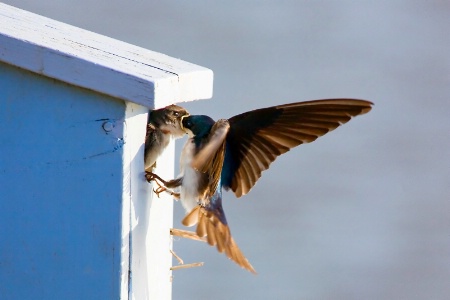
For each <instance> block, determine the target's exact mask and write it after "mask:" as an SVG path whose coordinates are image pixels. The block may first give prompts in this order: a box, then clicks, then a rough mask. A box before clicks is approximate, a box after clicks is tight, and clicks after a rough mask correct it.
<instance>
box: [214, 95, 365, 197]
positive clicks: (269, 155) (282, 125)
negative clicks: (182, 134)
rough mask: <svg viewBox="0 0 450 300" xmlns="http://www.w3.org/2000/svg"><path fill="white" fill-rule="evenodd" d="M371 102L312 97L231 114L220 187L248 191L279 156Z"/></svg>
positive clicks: (320, 134)
mask: <svg viewBox="0 0 450 300" xmlns="http://www.w3.org/2000/svg"><path fill="white" fill-rule="evenodd" d="M371 105H372V103H371V102H369V101H365V100H356V99H328V100H315V101H307V102H297V103H291V104H285V105H278V106H273V107H268V108H262V109H258V110H254V111H250V112H246V113H243V114H240V115H237V116H234V117H232V118H231V119H229V123H230V129H229V131H228V135H227V139H226V150H225V161H224V167H223V171H222V184H223V186H224V187H225V189H227V190H228V189H231V190H232V191H233V192H234V193H235V194H236V196H237V197H240V196H242V195H245V194H247V193H248V192H249V191H250V189H251V188H252V187H253V186H254V185H255V183H256V181H257V180H258V179H259V178H260V177H261V172H262V171H264V170H266V169H268V168H269V165H270V164H271V163H272V162H273V161H274V160H275V159H276V158H277V157H278V156H279V155H281V154H283V153H285V152H287V151H289V150H290V149H291V148H293V147H296V146H298V145H300V144H303V143H310V142H312V141H314V140H316V139H317V138H318V137H320V136H322V135H324V134H326V133H327V132H330V131H331V130H333V129H335V128H336V127H338V126H339V125H342V124H344V123H346V122H348V121H349V120H350V119H351V118H352V117H354V116H357V115H360V114H364V113H367V112H369V111H370V109H371Z"/></svg>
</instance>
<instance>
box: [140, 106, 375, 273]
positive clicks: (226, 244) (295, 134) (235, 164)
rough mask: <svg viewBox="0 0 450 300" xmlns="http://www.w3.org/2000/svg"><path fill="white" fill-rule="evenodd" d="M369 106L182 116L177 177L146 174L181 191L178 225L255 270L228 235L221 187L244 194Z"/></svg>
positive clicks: (274, 109)
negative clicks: (280, 160)
mask: <svg viewBox="0 0 450 300" xmlns="http://www.w3.org/2000/svg"><path fill="white" fill-rule="evenodd" d="M372 105H373V104H372V103H371V102H369V101H365V100H356V99H327V100H315V101H307V102H297V103H291V104H284V105H278V106H273V107H267V108H262V109H257V110H253V111H249V112H245V113H243V114H240V115H237V116H234V117H232V118H230V119H228V120H227V119H221V120H218V121H217V122H216V121H214V120H213V119H212V118H210V117H208V116H205V115H189V116H183V117H181V126H180V127H182V128H183V129H184V130H185V131H186V133H188V135H189V139H188V141H187V142H186V144H185V146H184V148H183V151H182V154H181V162H180V167H181V174H180V175H179V177H178V178H176V179H174V180H171V181H164V180H163V179H161V178H160V177H159V176H157V175H156V174H153V173H151V172H147V174H146V177H147V180H149V181H151V180H157V181H159V182H160V183H162V184H163V185H164V187H161V189H159V191H163V190H165V189H166V188H169V189H173V188H177V187H179V188H180V193H179V195H178V196H179V198H180V199H181V202H182V204H183V206H184V208H185V209H186V211H187V215H186V217H185V218H184V219H183V221H182V223H183V225H185V226H193V225H196V224H197V228H196V233H197V235H198V236H200V237H205V236H206V239H207V241H208V243H209V244H210V245H211V246H214V245H215V246H216V247H217V249H218V251H219V252H225V254H226V255H227V256H228V258H230V259H231V260H233V261H235V262H236V263H237V264H238V265H240V266H241V267H242V268H245V269H247V270H248V271H250V272H253V273H254V272H255V270H254V269H253V267H252V266H251V264H250V263H249V262H248V260H247V259H246V258H245V256H244V255H243V254H242V252H241V251H240V249H239V247H238V246H237V244H236V243H235V242H234V240H233V238H232V237H231V233H230V229H229V226H228V222H227V219H226V217H225V213H224V210H223V207H222V188H225V190H232V191H233V192H234V194H235V195H236V197H241V196H243V195H245V194H247V193H248V192H249V191H250V190H251V189H252V187H253V186H254V185H255V183H256V182H257V181H258V179H259V178H260V177H261V173H262V172H263V171H264V170H266V169H268V168H269V166H270V164H271V163H272V162H273V161H274V160H275V159H276V158H277V157H278V156H279V155H281V154H283V153H285V152H287V151H289V150H290V149H291V148H293V147H296V146H298V145H301V144H304V143H310V142H312V141H315V140H316V139H317V138H318V137H320V136H323V135H325V134H326V133H328V132H330V131H332V130H334V129H336V128H337V127H338V126H339V125H342V124H344V123H346V122H348V121H349V120H350V119H351V118H352V117H354V116H357V115H361V114H364V113H367V112H369V111H370V110H371V106H372Z"/></svg>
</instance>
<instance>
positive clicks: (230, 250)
mask: <svg viewBox="0 0 450 300" xmlns="http://www.w3.org/2000/svg"><path fill="white" fill-rule="evenodd" d="M181 222H182V224H183V225H184V226H189V227H190V226H194V225H195V224H198V225H197V229H196V233H197V235H198V236H199V237H206V240H207V242H208V244H209V245H211V246H216V247H217V250H218V251H219V252H220V253H223V252H225V254H226V256H227V257H228V258H229V259H231V260H232V261H234V262H235V263H237V264H238V265H239V266H241V267H242V268H244V269H246V270H247V271H250V272H252V273H253V274H256V271H255V269H253V267H252V265H251V264H250V263H249V261H248V260H247V258H246V257H245V256H244V254H243V253H242V252H241V250H240V249H239V247H238V245H237V244H236V242H235V241H234V240H233V238H232V237H231V232H230V228H229V227H228V225H226V224H223V223H222V222H221V221H220V219H219V218H218V217H217V216H216V215H215V214H214V213H213V212H212V211H208V210H207V209H205V208H204V207H203V206H201V205H198V206H197V207H195V208H194V209H193V210H192V211H191V212H189V213H188V214H187V215H186V217H185V218H184V219H183V221H181Z"/></svg>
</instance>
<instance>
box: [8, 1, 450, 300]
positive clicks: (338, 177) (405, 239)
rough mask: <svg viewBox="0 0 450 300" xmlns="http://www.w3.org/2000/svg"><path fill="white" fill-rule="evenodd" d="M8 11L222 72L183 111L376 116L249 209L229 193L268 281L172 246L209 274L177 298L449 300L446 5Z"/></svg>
mask: <svg viewBox="0 0 450 300" xmlns="http://www.w3.org/2000/svg"><path fill="white" fill-rule="evenodd" d="M4 2H5V3H7V4H10V5H13V6H16V7H19V8H22V9H26V10H29V11H32V12H34V13H38V14H41V15H44V16H47V17H50V18H53V19H56V20H59V21H62V22H66V23H69V24H72V25H75V26H78V27H81V28H84V29H88V30H90V31H94V32H97V33H100V34H103V35H107V36H110V37H113V38H116V39H119V40H122V41H125V42H128V43H131V44H135V45H139V46H141V47H144V48H147V49H150V50H153V51H158V52H162V53H164V54H167V55H170V56H173V57H177V58H180V59H182V60H186V61H189V62H192V63H195V64H198V65H201V66H204V67H208V68H210V69H212V70H213V71H214V76H215V77H214V98H213V99H212V100H206V101H196V102H192V103H187V104H186V105H185V107H186V108H187V109H188V110H189V111H190V112H191V113H193V114H208V115H210V116H211V117H213V118H215V119H218V118H228V117H231V116H233V115H236V114H239V113H241V112H244V111H248V110H252V109H255V108H260V107H266V106H272V105H277V104H283V103H289V102H295V101H303V100H313V99H322V98H336V97H352V98H361V99H367V100H371V101H373V102H374V103H375V106H374V108H373V110H372V111H371V112H370V113H369V114H367V115H364V116H361V117H357V118H356V119H354V120H352V121H350V122H349V123H348V124H346V125H344V126H342V127H340V128H338V129H337V130H336V131H334V132H332V133H330V134H329V135H326V136H325V137H322V138H320V139H319V140H317V141H316V142H314V143H311V144H307V145H302V146H300V147H299V148H296V149H294V150H293V151H291V152H288V153H287V154H285V155H283V156H282V157H280V158H279V159H277V161H276V162H275V163H274V164H272V166H271V168H270V170H269V171H266V172H264V173H263V176H262V178H261V179H260V180H259V181H258V183H257V185H256V187H255V188H254V189H253V190H252V191H251V192H250V193H249V194H248V195H247V196H244V197H242V198H240V199H236V198H235V197H234V194H232V193H225V194H224V201H225V203H224V206H225V211H226V213H227V217H228V221H229V223H230V227H231V232H232V234H233V236H234V238H235V240H236V242H237V243H238V245H239V246H240V248H241V250H242V251H243V252H244V254H245V255H246V256H247V258H248V259H249V261H250V262H251V263H252V265H253V266H254V268H255V269H256V271H257V272H258V275H256V276H254V275H252V274H250V273H248V272H246V271H244V270H241V269H240V268H239V267H237V265H235V264H234V263H233V262H232V261H229V260H228V259H226V257H225V255H223V254H218V253H217V251H216V250H215V249H214V248H212V247H208V246H206V245H205V244H202V243H198V242H193V241H188V240H180V239H176V240H175V241H174V250H175V251H176V252H177V254H178V255H180V256H181V257H182V258H183V259H184V261H185V263H191V262H198V261H203V262H205V265H204V266H203V267H201V268H195V269H187V270H180V271H175V272H174V273H173V276H174V278H173V289H174V292H173V295H174V297H173V299H215V300H219V299H450V34H449V29H450V2H449V1H409V0H408V1H406V0H405V1H388V0H384V1H332V0H329V1H293V0H292V1H271V2H269V1H245V2H243V1H231V0H230V1H214V2H212V1H210V2H207V1H161V2H156V1H131V2H125V1H117V0H114V1H111V0H109V1H104V0H101V1H95V2H94V1H87V0H78V1H67V0H65V1H63V0H58V1H53V0H46V1H35V0H27V1H26V0H23V1H20V0H14V1H4ZM183 142H184V140H182V141H179V142H177V150H178V153H179V151H180V149H181V147H182V145H183ZM175 206H176V211H175V221H174V223H175V227H178V228H181V227H182V225H181V224H180V220H181V219H182V217H183V215H184V212H183V210H182V208H181V205H180V204H179V203H176V204H175ZM174 264H176V261H174Z"/></svg>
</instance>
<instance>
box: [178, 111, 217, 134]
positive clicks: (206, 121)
mask: <svg viewBox="0 0 450 300" xmlns="http://www.w3.org/2000/svg"><path fill="white" fill-rule="evenodd" d="M214 123H215V122H214V120H213V119H211V118H210V117H208V116H204V115H190V116H183V117H182V119H181V127H182V128H183V130H184V131H186V133H187V134H189V135H190V136H195V137H204V136H206V135H208V134H209V132H210V131H211V128H212V126H213V125H214Z"/></svg>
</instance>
